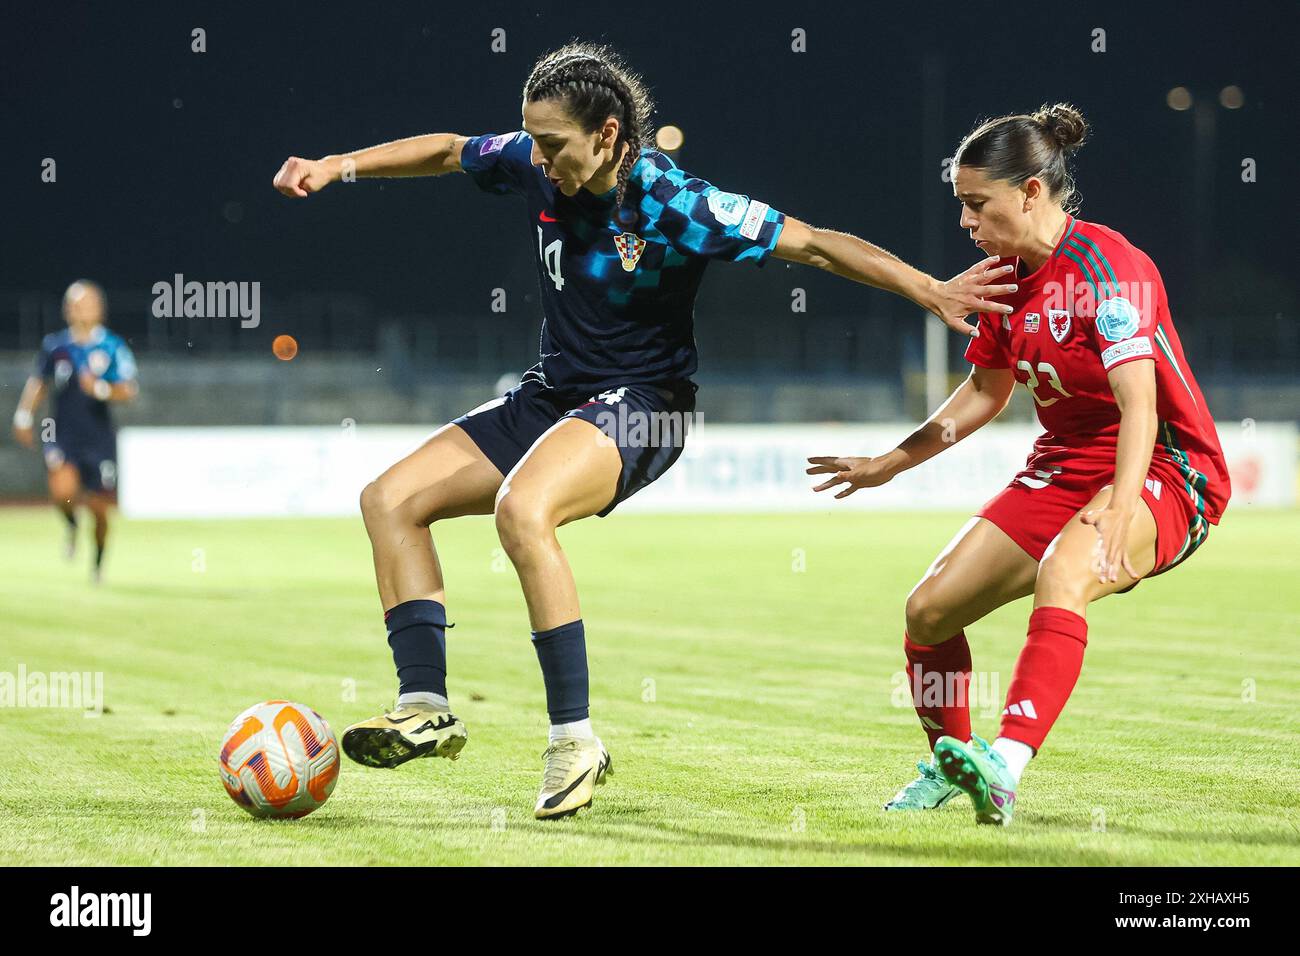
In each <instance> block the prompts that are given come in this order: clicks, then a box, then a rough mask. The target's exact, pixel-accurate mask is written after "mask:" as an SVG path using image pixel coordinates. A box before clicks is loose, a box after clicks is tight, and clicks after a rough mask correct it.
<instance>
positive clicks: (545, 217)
mask: <svg viewBox="0 0 1300 956" xmlns="http://www.w3.org/2000/svg"><path fill="white" fill-rule="evenodd" d="M537 218H538V219H540V220H541V221H542V222H559V221H560V220H558V219H556V218H555V217H554V216H548V215H546V210H542V211H541V212H539V213H538V214H537Z"/></svg>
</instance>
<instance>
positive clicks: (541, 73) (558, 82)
mask: <svg viewBox="0 0 1300 956" xmlns="http://www.w3.org/2000/svg"><path fill="white" fill-rule="evenodd" d="M552 99H559V100H563V101H564V104H565V107H566V109H567V110H568V112H569V115H570V116H572V117H573V119H574V121H575V122H576V123H577V124H578V125H579V126H581V127H582V129H583V131H584V132H587V133H594V132H596V130H598V129H600V127H601V126H602V125H603V124H604V122H605V120H607V119H609V118H610V117H611V116H612V117H614V118H615V119H617V120H618V139H617V141H616V142H615V143H614V149H615V151H617V150H618V148H619V146H621V145H622V144H623V143H627V145H628V149H627V153H626V155H624V156H623V161H622V162H621V163H620V164H619V167H618V192H617V194H616V198H615V200H614V205H615V208H618V207H621V206H622V205H623V199H624V197H625V196H626V195H627V180H628V177H629V176H630V175H631V173H632V167H633V166H635V165H636V161H637V160H638V159H639V158H640V156H641V147H642V146H643V145H645V144H646V143H649V142H653V139H654V129H653V127H652V126H651V125H650V114H651V113H653V112H654V100H652V99H651V97H650V92H649V90H647V89H646V87H645V84H644V83H643V82H642V80H641V77H639V76H638V75H637V74H636V73H634V72H632V70H630V69H629V68H628V67H627V65H626V64H625V63H624V62H623V60H622V58H621V57H620V56H619V55H618V54H617V53H615V52H614V51H613V50H612V49H610V48H609V47H607V46H601V45H600V44H596V43H583V42H579V41H576V40H575V41H572V42H570V43H566V44H565V45H564V46H562V47H560V48H559V49H558V50H552V51H551V52H550V53H546V54H543V55H542V57H541V58H540V59H539V60H538V61H537V62H536V63H535V64H534V65H533V69H532V72H531V73H529V74H528V79H527V80H525V81H524V101H525V102H528V103H535V102H537V101H538V100H552Z"/></svg>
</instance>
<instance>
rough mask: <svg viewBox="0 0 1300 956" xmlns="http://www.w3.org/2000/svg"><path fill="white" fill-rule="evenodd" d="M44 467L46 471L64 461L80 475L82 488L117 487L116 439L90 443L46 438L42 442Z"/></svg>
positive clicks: (102, 489)
mask: <svg viewBox="0 0 1300 956" xmlns="http://www.w3.org/2000/svg"><path fill="white" fill-rule="evenodd" d="M42 451H43V453H44V455H45V467H46V468H47V469H49V470H50V471H53V470H54V469H55V468H58V467H60V466H62V465H63V464H64V463H65V462H66V463H68V464H71V465H73V466H74V467H75V468H76V469H77V473H78V474H79V475H80V476H81V487H82V488H83V489H84V490H86V491H113V490H115V489H116V488H117V441H116V440H115V439H113V438H109V439H106V440H105V441H99V442H96V443H94V444H92V445H67V444H62V445H61V444H59V443H58V442H52V441H47V442H45V443H44V444H43V445H42Z"/></svg>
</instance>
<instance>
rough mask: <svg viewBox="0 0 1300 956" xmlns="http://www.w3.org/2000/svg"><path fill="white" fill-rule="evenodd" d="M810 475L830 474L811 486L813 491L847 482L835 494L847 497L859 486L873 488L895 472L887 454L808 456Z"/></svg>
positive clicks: (839, 496)
mask: <svg viewBox="0 0 1300 956" xmlns="http://www.w3.org/2000/svg"><path fill="white" fill-rule="evenodd" d="M808 464H810V465H812V467H811V468H809V469H808V472H807V473H808V474H810V475H831V476H832V477H830V478H828V479H826V480H825V481H823V482H822V483H821V484H820V485H817V486H816V487H815V488H813V491H828V490H830V489H831V488H834V487H835V486H836V485H842V484H844V483H846V482H847V483H848V487H847V488H845V489H844V490H843V491H841V492H840V493H839V494H837V495H836V496H835V497H836V498H847V497H848V496H849V495H851V494H853V492H855V491H857V490H858V489H859V488H875V487H876V486H878V485H883V484H884V483H885V482H887V481H889V480H890V479H891V478H893V477H894V475H895V474H897V471H896V470H895V468H894V463H893V461H892V460H891V459H890V456H888V455H878V456H877V457H875V458H834V457H824V458H809V459H808Z"/></svg>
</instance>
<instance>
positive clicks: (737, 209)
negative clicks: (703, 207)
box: [708, 191, 749, 226]
mask: <svg viewBox="0 0 1300 956" xmlns="http://www.w3.org/2000/svg"><path fill="white" fill-rule="evenodd" d="M708 203H709V212H711V213H713V218H714V219H716V220H718V222H720V223H722V224H723V225H724V226H734V225H735V224H736V223H738V222H740V220H741V219H743V218H744V217H745V209H746V207H747V206H748V205H749V199H748V198H747V197H745V196H737V195H736V194H735V193H724V192H722V191H718V192H712V193H709V199H708Z"/></svg>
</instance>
